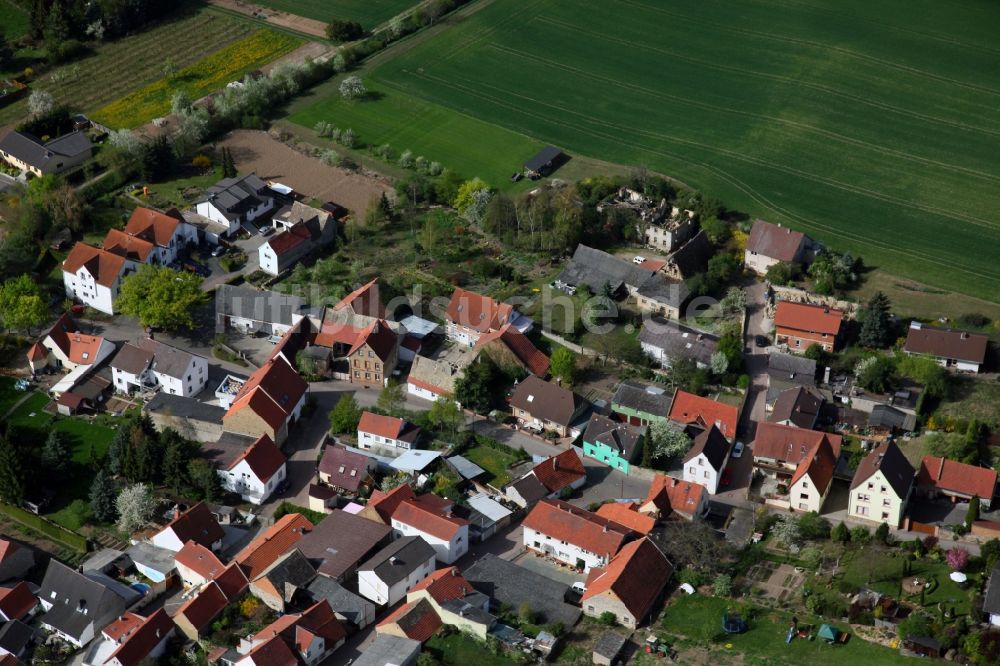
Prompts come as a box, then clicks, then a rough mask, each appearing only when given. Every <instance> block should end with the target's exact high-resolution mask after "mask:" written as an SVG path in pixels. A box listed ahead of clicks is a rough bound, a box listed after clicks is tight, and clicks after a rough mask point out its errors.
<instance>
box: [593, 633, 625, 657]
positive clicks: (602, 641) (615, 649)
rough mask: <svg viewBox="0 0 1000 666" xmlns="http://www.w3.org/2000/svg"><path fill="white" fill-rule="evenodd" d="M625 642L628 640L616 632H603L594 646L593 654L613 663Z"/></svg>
mask: <svg viewBox="0 0 1000 666" xmlns="http://www.w3.org/2000/svg"><path fill="white" fill-rule="evenodd" d="M626 641H628V639H627V638H625V637H624V636H622V635H621V634H619V633H617V632H614V631H605V632H604V633H603V634H601V635H600V636H599V637H598V639H597V642H596V643H595V644H594V653H595V654H599V655H601V656H602V657H605V658H606V659H609V660H612V661H613V660H614V659H615V658H617V657H618V653H620V652H621V651H622V648H623V647H625V643H626Z"/></svg>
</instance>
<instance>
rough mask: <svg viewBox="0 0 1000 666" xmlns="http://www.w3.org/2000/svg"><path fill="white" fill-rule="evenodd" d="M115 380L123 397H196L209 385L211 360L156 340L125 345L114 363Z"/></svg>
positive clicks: (112, 370)
mask: <svg viewBox="0 0 1000 666" xmlns="http://www.w3.org/2000/svg"><path fill="white" fill-rule="evenodd" d="M111 376H112V378H113V383H114V387H115V390H116V391H119V392H121V393H132V392H141V391H143V390H159V391H165V392H167V393H170V394H171V395H180V396H184V397H188V398H191V397H194V396H196V395H198V394H199V393H201V392H202V390H203V389H204V388H205V384H206V383H207V382H208V360H207V359H206V358H204V357H202V356H197V355H195V354H192V353H190V352H188V351H184V350H183V349H178V348H177V347H172V346H170V345H168V344H164V343H162V342H160V341H158V340H154V339H152V338H144V339H142V340H140V341H139V342H137V343H135V344H132V343H130V342H127V343H125V344H124V345H122V347H121V349H119V350H118V353H117V354H115V357H114V358H113V359H112V360H111Z"/></svg>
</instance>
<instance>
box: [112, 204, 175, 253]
mask: <svg viewBox="0 0 1000 666" xmlns="http://www.w3.org/2000/svg"><path fill="white" fill-rule="evenodd" d="M174 212H176V211H174ZM178 215H179V214H178ZM180 223H181V221H180V219H178V218H177V217H172V216H171V215H169V214H166V213H161V212H160V211H157V210H153V209H152V208H142V207H139V208H136V209H135V210H133V211H132V216H131V217H130V218H129V220H128V224H126V225H125V233H127V234H132V235H133V236H138V237H139V238H142V239H143V240H146V241H149V242H150V243H154V244H156V245H158V246H160V247H170V239H172V238H173V237H174V233H175V232H176V231H177V226H178V225H179V224H180Z"/></svg>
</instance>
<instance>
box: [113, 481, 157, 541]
mask: <svg viewBox="0 0 1000 666" xmlns="http://www.w3.org/2000/svg"><path fill="white" fill-rule="evenodd" d="M116 505H117V508H118V529H120V530H121V531H122V532H127V533H129V534H131V533H132V532H135V531H136V530H138V529H140V528H141V527H142V526H144V525H145V524H146V523H147V522H149V519H150V518H152V517H153V511H155V510H156V500H155V499H154V498H153V491H152V490H150V488H149V486H147V485H146V484H145V483H136V484H135V485H131V486H128V487H126V488H124V489H123V490H122V491H121V493H119V494H118V501H117V502H116Z"/></svg>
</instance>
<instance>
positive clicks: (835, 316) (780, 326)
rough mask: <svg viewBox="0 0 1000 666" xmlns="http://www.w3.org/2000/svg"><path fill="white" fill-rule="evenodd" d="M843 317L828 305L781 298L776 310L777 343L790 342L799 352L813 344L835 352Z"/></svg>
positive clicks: (791, 348)
mask: <svg viewBox="0 0 1000 666" xmlns="http://www.w3.org/2000/svg"><path fill="white" fill-rule="evenodd" d="M843 320H844V313H843V312H841V311H840V310H836V309H834V308H830V307H827V306H825V305H811V304H809V303H792V302H791V301H778V306H777V307H776V308H775V310H774V331H775V342H776V343H777V344H779V345H780V344H784V345H788V349H789V350H790V351H793V352H796V353H801V352H804V351H805V350H806V349H808V348H809V347H811V346H812V345H819V346H820V347H822V348H823V351H828V352H834V351H837V343H838V339H837V338H838V336H839V335H840V327H841V324H842V323H843Z"/></svg>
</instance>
